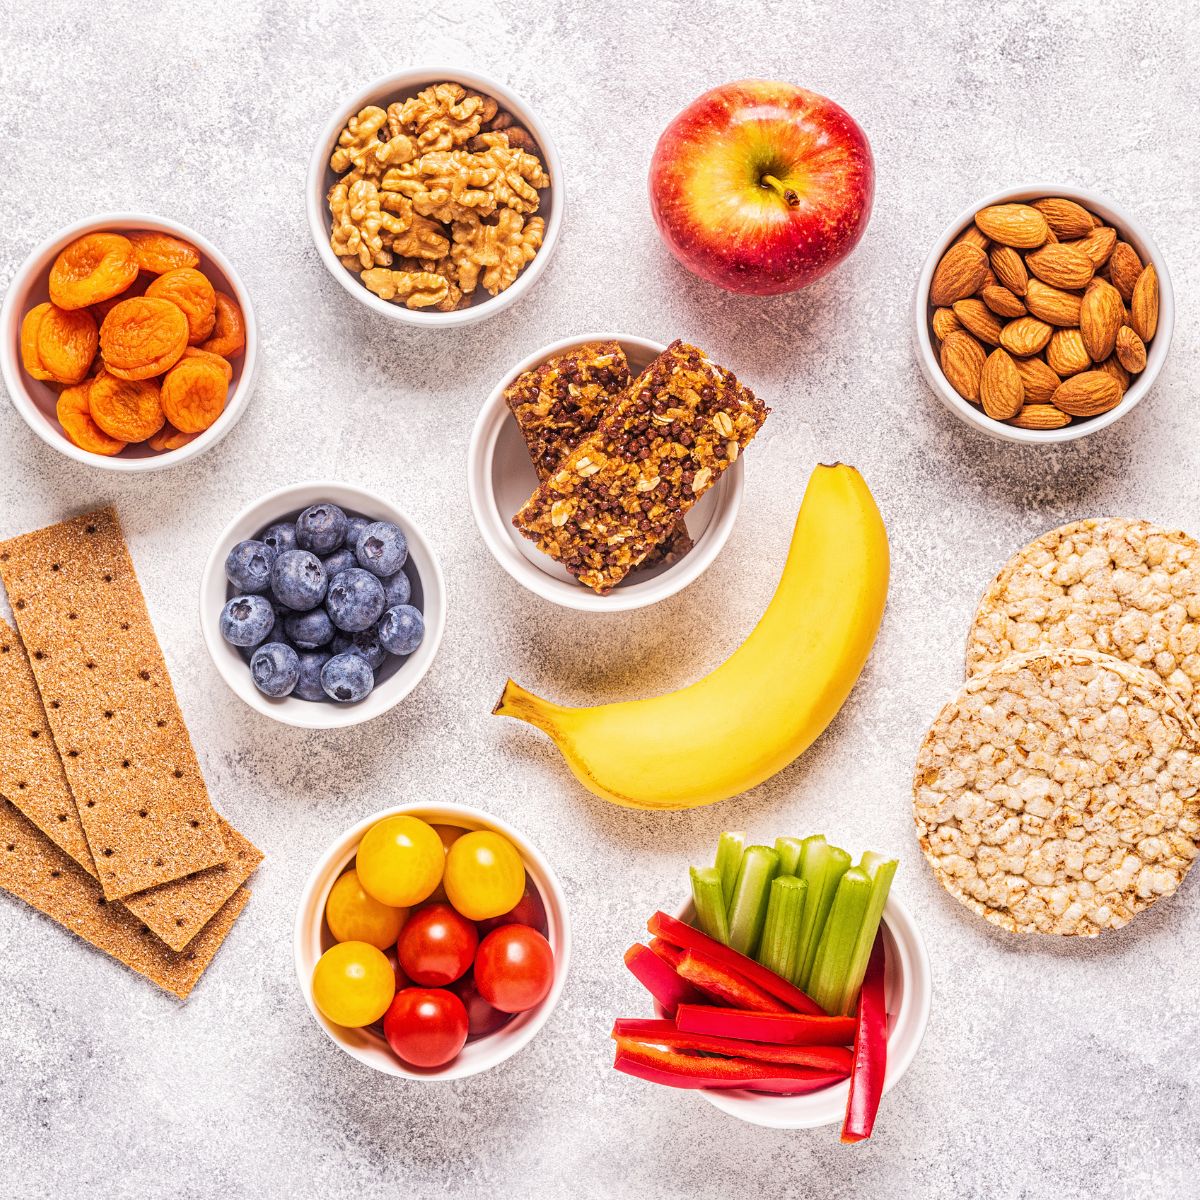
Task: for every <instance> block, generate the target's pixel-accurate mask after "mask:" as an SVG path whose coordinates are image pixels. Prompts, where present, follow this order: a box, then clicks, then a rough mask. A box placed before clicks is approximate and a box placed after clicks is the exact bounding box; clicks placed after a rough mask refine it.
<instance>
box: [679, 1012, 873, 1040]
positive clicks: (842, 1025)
mask: <svg viewBox="0 0 1200 1200" xmlns="http://www.w3.org/2000/svg"><path fill="white" fill-rule="evenodd" d="M675 1028H676V1029H678V1030H679V1032H680V1033H705V1034H712V1035H713V1036H714V1037H729V1038H737V1039H738V1040H739V1041H743V1042H769V1043H771V1044H772V1045H775V1046H848V1045H850V1043H851V1042H852V1041H853V1040H854V1029H855V1022H854V1018H853V1017H826V1016H824V1015H822V1016H819V1017H814V1016H811V1015H810V1014H809V1013H764V1012H744V1011H743V1010H741V1009H737V1008H716V1007H713V1006H711V1005H703V1004H691V1003H688V1002H686V1001H685V1002H682V1003H681V1004H680V1005H679V1007H678V1008H677V1009H676V1010H675Z"/></svg>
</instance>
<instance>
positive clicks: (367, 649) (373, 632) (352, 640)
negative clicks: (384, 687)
mask: <svg viewBox="0 0 1200 1200" xmlns="http://www.w3.org/2000/svg"><path fill="white" fill-rule="evenodd" d="M333 652H334V654H357V655H358V656H359V657H360V658H365V659H366V660H367V665H368V666H369V667H370V668H371V670H372V671H378V670H379V668H380V667H382V666H383V660H384V659H385V658H387V651H386V650H385V649H384V648H383V643H382V642H380V640H379V632H378V629H377V628H375V627H372V628H370V629H364V630H363V631H362V633H339V634H337V635H335V637H334V639H333Z"/></svg>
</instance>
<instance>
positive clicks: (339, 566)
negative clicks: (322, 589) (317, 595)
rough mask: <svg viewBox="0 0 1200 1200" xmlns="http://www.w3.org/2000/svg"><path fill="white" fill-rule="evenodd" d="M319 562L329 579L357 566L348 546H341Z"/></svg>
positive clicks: (356, 560) (356, 561)
mask: <svg viewBox="0 0 1200 1200" xmlns="http://www.w3.org/2000/svg"><path fill="white" fill-rule="evenodd" d="M321 562H322V564H323V565H324V567H325V574H326V575H328V576H329V578H330V579H332V578H333V577H334V576H335V575H339V574H341V572H342V571H348V570H350V568H351V567H357V566H358V559H357V558H355V557H354V551H353V550H351V549H350V547H349V546H342V547H341V548H340V549H338V550H335V551H334V552H333V553H332V554H329V555H326V557H325V558H323V559H321Z"/></svg>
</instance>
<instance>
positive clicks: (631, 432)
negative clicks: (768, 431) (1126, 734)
mask: <svg viewBox="0 0 1200 1200" xmlns="http://www.w3.org/2000/svg"><path fill="white" fill-rule="evenodd" d="M769 411H770V410H769V409H768V408H767V407H766V405H764V404H763V403H762V401H760V400H758V399H757V398H756V397H755V395H754V393H753V392H751V391H750V390H749V389H748V388H746V387H744V386H742V384H740V383H739V382H738V381H737V377H736V376H735V375H733V373H732V372H730V371H727V370H725V368H724V367H719V366H717V365H716V364H715V363H713V362H710V361H709V359H708V357H707V356H706V355H705V354H704V352H703V351H702V350H698V349H697V348H696V347H695V346H689V345H687V344H686V343H684V342H680V341H675V342H672V343H671V345H670V346H668V347H667V349H666V350H665V351H664V352H663V353H662V354H660V355H659V356H658V358H656V359H655V360H654V362H652V363H651V364H650V365H649V366H648V367H647V368H646V370H645V371H643V372H642V373H641V375H639V376H638V378H637V379H636V380H634V382H633V384H632V386H631V387H630V388H629V389H628V391H626V392H625V393H623V394H622V395H621V396H620V397H619V398H618V399H617V401H616V402H615V403H614V404H613V405H612V407H611V408H610V409H609V411H608V412H607V413H606V415H605V416H604V418H603V419H602V420H601V422H600V425H599V426H598V427H597V428H596V430H595V431H594V432H593V433H591V434H589V435H588V437H586V438H585V439H584V440H583V441H581V442H580V443H579V445H578V446H577V447H576V448H575V449H574V450H572V451H571V453H570V454H569V455H568V456H567V458H566V459H565V460H564V461H563V463H562V465H561V467H560V468H559V469H558V470H557V471H556V472H555V473H554V474H553V475H551V476H550V477H549V478H548V479H546V480H544V481H543V482H542V483H541V484H540V485H539V487H538V489H537V491H535V492H534V494H533V495H532V496H531V497H530V498H529V500H528V501H526V503H525V505H524V507H522V509H521V511H520V512H519V513H517V515H516V516H515V517H514V518H513V524H514V525H515V526H516V527H517V529H519V530H520V531H521V533H522V534H524V536H525V537H527V538H529V540H530V541H532V542H534V543H535V544H536V545H537V547H538V549H540V550H541V551H542V552H543V553H544V554H548V555H550V556H551V557H552V558H555V559H557V560H558V561H559V562H561V563H562V565H563V566H564V567H566V569H567V570H568V571H570V572H571V574H572V575H574V576H575V577H576V578H577V579H578V580H579V581H580V582H581V583H583V584H585V585H586V586H587V587H590V588H592V589H593V590H595V591H596V592H599V593H601V594H603V593H604V592H607V591H610V590H611V589H612V588H614V587H616V586H617V584H618V583H620V582H621V580H622V579H624V578H625V576H626V575H627V574H628V573H629V572H630V571H631V570H632V569H633V568H634V567H636V566H637V565H638V564H639V563H640V562H642V561H643V560H644V559H645V558H646V556H647V555H648V554H649V553H650V552H651V551H652V550H653V549H654V548H655V547H657V546H659V545H661V544H662V543H663V542H664V541H665V540H666V538H667V537H668V535H669V534H670V532H671V531H672V529H674V527H675V526H676V524H677V523H678V522H679V520H680V518H681V517H683V516H685V515H686V514H687V512H688V511H689V510H690V509H691V507H692V506H693V505H694V504H695V503H696V502H697V501H698V500H699V499H700V497H701V496H703V495H704V493H705V492H706V491H708V489H709V488H710V487H712V486H713V484H714V483H716V481H717V479H718V478H719V477H720V475H721V472H723V471H724V470H725V469H726V468H727V467H728V466H729V465H730V463H732V462H734V461H735V460H736V459H737V456H738V455H739V454H740V453H741V451H742V450H744V449H745V447H746V446H747V445H748V444H749V443H750V440H751V438H753V437H754V435H755V434H756V433H757V432H758V430H759V428H760V426H761V425H762V423H763V421H764V420H766V417H767V413H768V412H769Z"/></svg>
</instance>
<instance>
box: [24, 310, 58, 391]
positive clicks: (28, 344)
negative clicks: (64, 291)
mask: <svg viewBox="0 0 1200 1200" xmlns="http://www.w3.org/2000/svg"><path fill="white" fill-rule="evenodd" d="M50 307H51V306H50V305H49V304H38V305H36V306H35V307H34V308H31V309H30V310H29V311H28V312H27V313H26V314H25V317H24V319H23V320H22V321H21V364H22V366H24V368H25V370H26V371H27V372H28V373H29V374H30V375H32V376H33V377H34V379H41V380H43V381H45V380H48V379H53V378H54V376H53V375H51V374H50V372H49V371H47V370H46V368H45V367H43V366H42V360H41V358H40V357H39V356H38V350H37V335H38V326H39V325H41V323H42V318H43V317H44V316H45V315H46V314H47V313H48V312H49V311H50Z"/></svg>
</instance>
